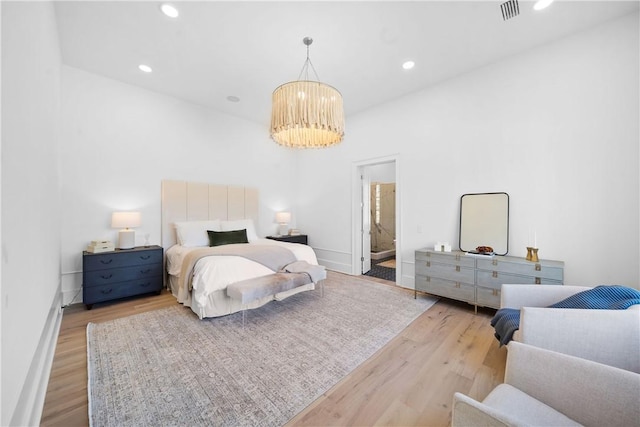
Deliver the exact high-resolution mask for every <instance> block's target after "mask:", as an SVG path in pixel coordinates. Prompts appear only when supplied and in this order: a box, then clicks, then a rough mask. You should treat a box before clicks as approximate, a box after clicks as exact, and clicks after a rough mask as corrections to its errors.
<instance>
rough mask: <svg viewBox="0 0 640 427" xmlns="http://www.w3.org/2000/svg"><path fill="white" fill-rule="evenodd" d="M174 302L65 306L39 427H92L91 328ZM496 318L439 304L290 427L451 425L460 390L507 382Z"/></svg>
mask: <svg viewBox="0 0 640 427" xmlns="http://www.w3.org/2000/svg"><path fill="white" fill-rule="evenodd" d="M365 279H367V280H374V281H377V282H380V283H387V284H390V282H386V281H384V280H380V279H373V278H369V277H366V278H365ZM407 292H409V291H407ZM411 293H413V291H411ZM418 298H420V295H418ZM172 304H177V302H176V300H175V298H174V297H173V296H172V295H171V294H169V293H166V292H163V293H162V295H160V296H156V295H153V296H149V297H140V298H135V299H130V300H127V301H121V302H117V303H111V304H97V305H95V306H94V308H93V309H92V310H90V311H88V310H85V309H84V306H82V305H74V306H71V307H68V308H66V309H65V311H64V316H63V319H62V326H61V330H60V336H59V338H58V345H57V347H56V354H55V358H54V361H53V367H52V372H51V377H50V380H49V386H48V389H47V395H46V400H45V405H44V410H43V414H42V421H41V425H42V426H65V427H67V426H87V425H89V420H88V417H87V411H88V410H87V403H88V402H87V345H86V325H87V323H89V322H94V323H95V322H104V321H107V320H111V319H116V318H119V317H124V316H129V315H131V314H137V313H142V312H145V311H150V310H156V309H159V308H162V307H166V306H169V305H172ZM493 314H494V311H493V310H490V309H487V310H484V309H480V310H479V312H478V314H477V315H476V314H474V310H473V307H472V306H470V305H468V304H464V303H458V302H455V301H451V300H444V299H443V300H440V301H439V302H438V303H436V304H435V305H434V306H433V307H431V308H430V309H429V310H427V311H426V312H425V313H423V314H422V315H421V316H420V317H419V318H418V319H416V320H415V321H414V322H413V323H412V324H411V325H409V326H408V327H407V328H406V329H405V330H404V331H403V332H402V333H401V334H400V335H398V336H397V337H396V338H394V339H393V340H392V341H391V342H390V343H389V344H387V345H386V346H385V347H383V348H382V349H380V351H378V352H377V353H376V354H375V355H374V356H372V357H371V358H370V359H369V360H368V361H366V362H365V363H364V364H362V365H361V366H360V367H358V368H357V369H356V370H355V371H353V372H352V373H351V374H349V375H348V376H347V377H345V378H344V379H343V380H342V381H340V382H339V383H338V384H336V385H335V386H334V387H333V388H332V389H330V390H328V391H327V392H326V393H325V394H323V395H322V396H321V397H320V398H319V399H317V400H316V401H315V402H313V403H312V404H311V405H309V407H307V408H306V409H305V410H304V411H302V412H301V413H300V414H298V415H297V416H296V417H294V418H293V419H292V420H291V421H290V422H289V423H288V424H287V426H312V425H313V426H329V425H336V426H337V425H341V426H347V425H349V426H355V425H357V426H369V425H395V426H400V425H402V426H447V425H449V424H450V422H451V401H452V398H453V393H454V392H455V391H460V392H463V393H465V394H468V395H470V396H471V397H474V398H476V399H482V398H484V397H485V396H486V395H487V394H488V393H489V391H490V390H491V389H493V388H494V387H495V386H496V385H497V384H499V383H501V382H502V380H503V375H504V366H505V361H506V349H505V348H499V347H498V344H497V341H496V340H495V339H494V338H493V329H492V328H491V326H490V325H489V320H490V319H491V317H492V316H493Z"/></svg>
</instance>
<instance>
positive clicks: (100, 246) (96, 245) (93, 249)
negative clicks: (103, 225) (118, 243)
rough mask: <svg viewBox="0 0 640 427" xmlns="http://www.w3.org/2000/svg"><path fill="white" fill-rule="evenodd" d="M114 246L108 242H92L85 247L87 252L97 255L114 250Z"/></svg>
mask: <svg viewBox="0 0 640 427" xmlns="http://www.w3.org/2000/svg"><path fill="white" fill-rule="evenodd" d="M115 249H116V248H115V245H114V244H113V243H111V242H110V241H109V240H92V241H91V243H90V244H89V246H87V252H89V253H92V254H97V253H100V252H109V251H113V250H115Z"/></svg>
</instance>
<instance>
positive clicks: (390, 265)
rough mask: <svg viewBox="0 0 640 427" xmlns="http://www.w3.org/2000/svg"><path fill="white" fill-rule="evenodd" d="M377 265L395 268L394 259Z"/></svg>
mask: <svg viewBox="0 0 640 427" xmlns="http://www.w3.org/2000/svg"><path fill="white" fill-rule="evenodd" d="M378 265H379V266H380V267H387V268H396V259H395V258H394V259H390V260H388V261H382V262H381V263H379V264H378Z"/></svg>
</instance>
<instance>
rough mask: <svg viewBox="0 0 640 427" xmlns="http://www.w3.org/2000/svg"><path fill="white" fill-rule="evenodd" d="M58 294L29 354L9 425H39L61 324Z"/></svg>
mask: <svg viewBox="0 0 640 427" xmlns="http://www.w3.org/2000/svg"><path fill="white" fill-rule="evenodd" d="M61 307H62V292H61V289H60V287H58V291H57V292H56V297H55V298H54V299H53V302H52V304H51V308H50V309H49V314H48V315H47V320H46V322H45V326H44V329H43V331H42V335H41V336H40V342H39V343H38V348H37V349H36V352H35V354H34V355H33V360H32V361H31V366H30V367H29V373H28V374H27V378H26V380H25V382H24V385H23V386H22V392H21V393H20V397H19V398H18V405H17V406H16V409H15V411H14V413H13V416H12V417H11V425H16V426H37V425H40V419H41V418H42V409H43V408H44V399H45V396H46V394H47V386H48V385H49V376H50V375H51V366H52V364H53V356H54V355H55V352H56V344H57V342H58V335H59V333H60V324H61V323H62V308H61Z"/></svg>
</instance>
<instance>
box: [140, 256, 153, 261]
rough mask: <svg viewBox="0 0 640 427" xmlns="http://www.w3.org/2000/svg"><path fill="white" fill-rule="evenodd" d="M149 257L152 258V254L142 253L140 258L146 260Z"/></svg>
mask: <svg viewBox="0 0 640 427" xmlns="http://www.w3.org/2000/svg"><path fill="white" fill-rule="evenodd" d="M149 258H151V255H140V259H143V260H145V261H146V260H148V259H149Z"/></svg>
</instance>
